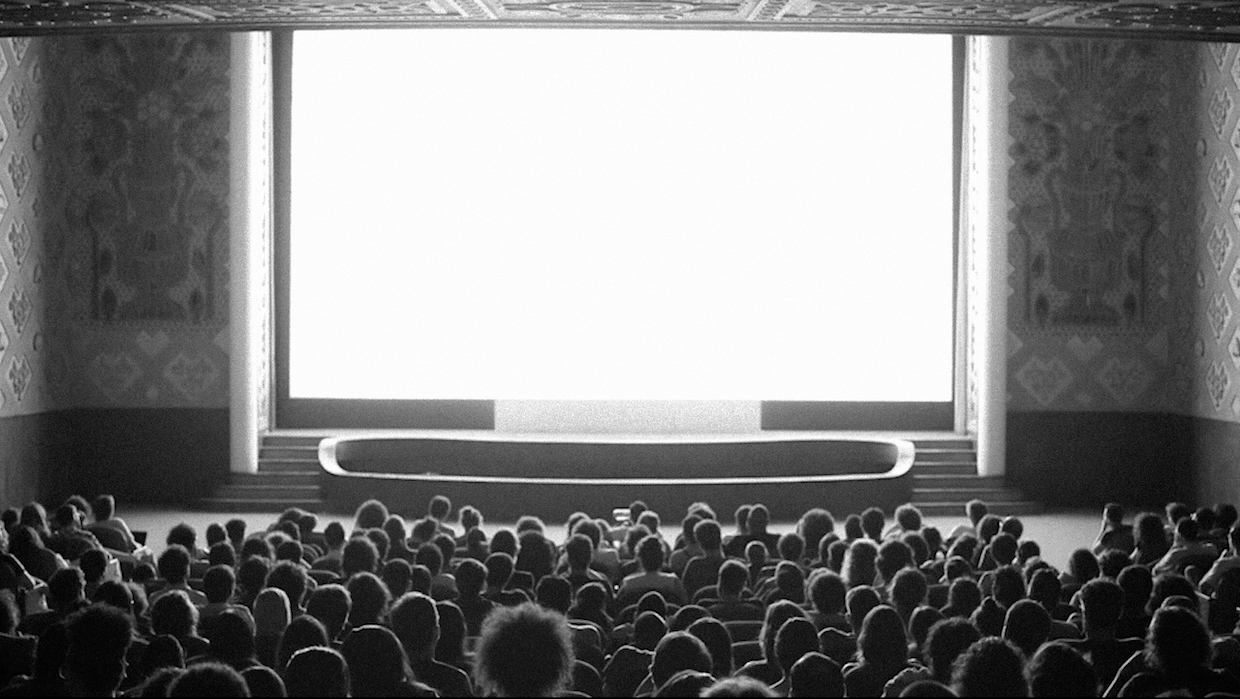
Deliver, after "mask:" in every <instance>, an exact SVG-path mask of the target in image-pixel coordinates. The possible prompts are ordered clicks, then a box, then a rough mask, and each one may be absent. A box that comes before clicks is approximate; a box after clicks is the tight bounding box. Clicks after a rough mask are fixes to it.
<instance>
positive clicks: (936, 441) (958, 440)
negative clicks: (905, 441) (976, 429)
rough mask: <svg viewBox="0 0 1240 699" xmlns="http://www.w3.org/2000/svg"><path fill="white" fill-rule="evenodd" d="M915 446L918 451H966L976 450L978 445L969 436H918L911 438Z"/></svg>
mask: <svg viewBox="0 0 1240 699" xmlns="http://www.w3.org/2000/svg"><path fill="white" fill-rule="evenodd" d="M909 441H910V442H912V443H913V446H915V447H917V451H919V452H920V451H924V450H935V449H944V450H955V451H965V452H974V453H975V452H976V450H977V445H976V444H975V443H974V442H973V440H972V439H969V438H968V437H956V436H952V437H917V438H914V439H910V440H909Z"/></svg>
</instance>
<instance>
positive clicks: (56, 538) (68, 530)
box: [46, 503, 102, 562]
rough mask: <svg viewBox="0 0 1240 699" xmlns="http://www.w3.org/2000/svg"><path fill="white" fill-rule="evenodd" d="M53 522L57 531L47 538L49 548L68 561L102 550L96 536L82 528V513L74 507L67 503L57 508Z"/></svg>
mask: <svg viewBox="0 0 1240 699" xmlns="http://www.w3.org/2000/svg"><path fill="white" fill-rule="evenodd" d="M53 522H54V523H55V525H56V531H54V532H52V535H51V536H49V537H48V538H47V542H46V543H47V547H48V548H49V549H51V550H53V551H55V552H56V553H59V554H60V555H61V556H63V557H64V559H65V560H66V561H70V562H72V561H76V560H78V559H79V558H81V557H82V554H83V553H86V552H87V551H89V550H91V549H97V548H102V547H101V546H100V545H99V540H98V539H96V538H95V535H94V534H91V533H90V532H88V531H86V530H85V529H83V528H82V513H81V511H79V510H78V509H77V508H76V507H74V506H73V505H70V504H68V503H65V504H64V505H61V506H60V507H58V508H56V514H55V515H54V517H53Z"/></svg>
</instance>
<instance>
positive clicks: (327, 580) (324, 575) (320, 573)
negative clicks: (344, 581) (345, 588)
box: [306, 568, 339, 585]
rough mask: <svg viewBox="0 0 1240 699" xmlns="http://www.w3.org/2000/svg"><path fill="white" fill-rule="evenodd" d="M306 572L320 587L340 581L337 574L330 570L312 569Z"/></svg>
mask: <svg viewBox="0 0 1240 699" xmlns="http://www.w3.org/2000/svg"><path fill="white" fill-rule="evenodd" d="M306 572H307V573H308V574H309V575H310V578H311V579H312V580H314V582H315V583H317V584H319V585H330V584H332V583H334V582H336V581H337V580H339V578H338V577H337V576H336V574H335V573H333V572H331V571H330V570H315V569H313V568H311V569H310V570H308V571H306Z"/></svg>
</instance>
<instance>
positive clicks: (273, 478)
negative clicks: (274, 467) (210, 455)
mask: <svg viewBox="0 0 1240 699" xmlns="http://www.w3.org/2000/svg"><path fill="white" fill-rule="evenodd" d="M228 483H229V485H236V486H243V487H250V486H318V485H319V470H318V469H317V468H316V469H314V470H308V471H304V472H301V471H266V470H262V469H260V470H259V472H258V473H231V474H229V477H228Z"/></svg>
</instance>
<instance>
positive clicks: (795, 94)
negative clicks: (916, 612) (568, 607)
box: [290, 29, 954, 401]
mask: <svg viewBox="0 0 1240 699" xmlns="http://www.w3.org/2000/svg"><path fill="white" fill-rule="evenodd" d="M293 66H294V67H293V92H292V94H293V119H292V123H293V131H292V155H291V161H292V185H291V186H292V204H291V234H290V237H291V290H290V298H291V303H290V396H292V397H299V398H407V399H416V398H426V399H452V398H459V399H638V400H643V399H650V400H654V399H665V400H666V399H672V400H693V399H696V400H722V399H745V400H762V399H765V400H828V401H854V400H859V401H860V400H863V401H948V400H950V399H951V394H952V390H951V389H952V386H951V378H952V207H953V205H954V204H953V200H952V186H951V178H952V90H951V85H952V66H951V39H950V37H944V36H899V35H845V34H835V33H792V32H719V31H645V30H566V29H539V30H534V29H491V30H452V29H442V30H441V29H417V30H408V31H373V30H368V31H356V32H335V31H333V32H302V33H298V34H297V35H296V39H295V44H294V60H293Z"/></svg>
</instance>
